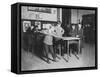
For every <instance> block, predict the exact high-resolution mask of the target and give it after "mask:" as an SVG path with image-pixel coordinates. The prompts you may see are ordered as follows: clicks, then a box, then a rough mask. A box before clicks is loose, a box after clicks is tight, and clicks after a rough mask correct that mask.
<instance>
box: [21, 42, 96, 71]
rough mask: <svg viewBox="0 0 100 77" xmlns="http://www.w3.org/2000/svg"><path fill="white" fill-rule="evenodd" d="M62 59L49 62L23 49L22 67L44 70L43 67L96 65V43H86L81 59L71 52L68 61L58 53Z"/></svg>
mask: <svg viewBox="0 0 100 77" xmlns="http://www.w3.org/2000/svg"><path fill="white" fill-rule="evenodd" d="M58 56H59V57H60V58H61V59H57V60H58V62H53V61H50V62H51V63H50V64H48V63H47V62H45V61H44V60H42V59H41V58H39V57H38V56H36V55H35V54H32V53H30V52H29V53H27V51H24V50H23V49H22V53H21V69H22V70H23V71H25V70H43V69H57V68H58V69H59V68H76V67H91V66H95V45H92V44H84V48H83V49H82V54H81V55H79V59H77V58H76V57H75V55H73V54H71V57H69V59H68V62H66V60H65V59H64V58H62V57H61V56H60V55H58ZM65 58H67V54H65Z"/></svg>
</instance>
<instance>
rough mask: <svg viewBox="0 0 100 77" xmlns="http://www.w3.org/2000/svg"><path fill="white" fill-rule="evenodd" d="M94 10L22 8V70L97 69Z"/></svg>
mask: <svg viewBox="0 0 100 77" xmlns="http://www.w3.org/2000/svg"><path fill="white" fill-rule="evenodd" d="M95 21H96V11H95V10H94V9H81V8H80V9H79V8H78V9H77V8H63V7H61V8H59V7H47V6H46V7H42V6H41V7H40V6H39V7H37V6H24V5H23V6H21V71H30V70H48V69H64V68H66V69H67V68H81V67H95V63H96V61H95V60H96V59H95V58H96V54H95V53H96V39H95V38H96V22H95Z"/></svg>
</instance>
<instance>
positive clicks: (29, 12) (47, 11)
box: [21, 6, 57, 21]
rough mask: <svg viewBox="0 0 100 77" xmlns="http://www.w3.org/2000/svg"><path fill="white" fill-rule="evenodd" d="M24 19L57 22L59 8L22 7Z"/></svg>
mask: <svg viewBox="0 0 100 77" xmlns="http://www.w3.org/2000/svg"><path fill="white" fill-rule="evenodd" d="M21 16H22V19H31V20H44V21H57V8H48V7H30V6H23V7H21Z"/></svg>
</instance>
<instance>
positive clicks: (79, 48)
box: [78, 40, 81, 54]
mask: <svg viewBox="0 0 100 77" xmlns="http://www.w3.org/2000/svg"><path fill="white" fill-rule="evenodd" d="M80 50H81V41H80V40H79V42H78V54H79V53H80V52H81V51H80Z"/></svg>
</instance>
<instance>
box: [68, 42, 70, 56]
mask: <svg viewBox="0 0 100 77" xmlns="http://www.w3.org/2000/svg"><path fill="white" fill-rule="evenodd" d="M67 53H68V56H70V51H69V41H67Z"/></svg>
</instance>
